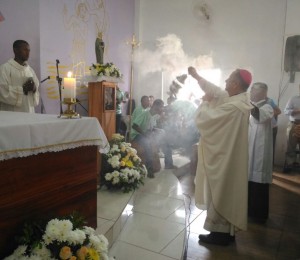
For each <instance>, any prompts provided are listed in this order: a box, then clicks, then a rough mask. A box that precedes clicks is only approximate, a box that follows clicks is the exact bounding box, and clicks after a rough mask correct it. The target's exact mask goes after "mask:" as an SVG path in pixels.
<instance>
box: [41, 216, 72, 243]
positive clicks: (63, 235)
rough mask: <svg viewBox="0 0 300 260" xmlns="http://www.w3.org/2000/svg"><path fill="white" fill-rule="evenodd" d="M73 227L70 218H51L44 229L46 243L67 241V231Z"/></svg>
mask: <svg viewBox="0 0 300 260" xmlns="http://www.w3.org/2000/svg"><path fill="white" fill-rule="evenodd" d="M72 229H73V224H72V222H71V221H70V220H58V219H52V220H50V221H49V222H48V224H47V226H46V231H45V234H44V236H43V239H44V241H45V244H46V245H49V244H50V243H52V242H53V241H55V240H57V241H59V242H64V241H67V239H68V237H69V232H70V231H71V230H72Z"/></svg>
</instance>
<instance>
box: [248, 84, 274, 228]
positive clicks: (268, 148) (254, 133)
mask: <svg viewBox="0 0 300 260" xmlns="http://www.w3.org/2000/svg"><path fill="white" fill-rule="evenodd" d="M267 91H268V86H267V85H266V84H265V83H261V82H257V83H254V84H253V86H252V87H251V91H250V96H251V97H250V98H251V101H252V103H253V105H254V108H253V109H252V110H251V116H250V124H249V189H248V192H249V197H248V216H249V217H250V218H252V219H253V220H254V221H256V222H260V223H264V222H265V221H266V220H267V219H268V216H269V185H270V184H271V183H272V172H273V134H272V117H273V115H274V110H273V108H272V106H271V105H270V104H268V101H267Z"/></svg>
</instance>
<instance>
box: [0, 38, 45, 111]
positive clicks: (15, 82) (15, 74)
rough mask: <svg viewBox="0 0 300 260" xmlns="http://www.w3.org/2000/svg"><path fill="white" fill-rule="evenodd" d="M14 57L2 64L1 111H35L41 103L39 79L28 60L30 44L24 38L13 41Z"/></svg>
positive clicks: (0, 78) (0, 67)
mask: <svg viewBox="0 0 300 260" xmlns="http://www.w3.org/2000/svg"><path fill="white" fill-rule="evenodd" d="M13 51H14V54H15V58H14V59H10V60H8V61H7V62H6V63H4V64H2V65H1V66H0V111H1V110H2V111H17V112H29V113H35V106H37V105H38V103H39V98H40V97H39V91H38V87H39V80H38V78H37V76H36V74H35V72H34V70H33V69H32V68H31V67H30V66H29V65H28V63H27V61H28V58H29V54H30V46H29V44H28V42H26V41H24V40H16V41H15V42H14V43H13Z"/></svg>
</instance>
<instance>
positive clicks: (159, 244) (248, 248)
mask: <svg viewBox="0 0 300 260" xmlns="http://www.w3.org/2000/svg"><path fill="white" fill-rule="evenodd" d="M174 159H175V164H177V165H178V166H181V168H180V169H179V170H173V171H171V170H163V171H161V172H160V173H159V174H157V176H156V178H154V179H147V180H146V183H145V186H142V187H141V188H140V189H139V190H138V191H137V192H135V193H133V194H126V195H125V194H121V193H111V192H109V191H101V195H99V197H98V201H99V200H101V201H102V203H99V202H98V204H99V205H103V206H99V208H98V227H99V231H100V232H101V233H106V234H107V235H108V236H109V238H110V240H111V241H114V242H113V243H112V248H111V249H110V255H111V256H116V259H117V260H129V259H130V260H131V259H134V260H140V259H141V260H142V259H143V260H144V259H146V260H172V259H187V260H200V259H230V260H231V259H282V260H285V259H287V260H289V259H291V260H300V195H299V194H297V193H295V192H293V191H290V190H287V189H286V187H285V185H286V184H285V185H280V186H279V184H278V180H277V184H272V185H271V189H270V218H269V220H268V221H267V223H266V224H264V225H261V224H255V223H250V222H249V225H248V231H245V232H244V231H243V232H239V233H237V235H236V242H235V243H234V244H232V245H230V246H227V247H221V246H213V245H204V244H201V245H200V244H198V235H199V233H207V231H205V230H204V229H203V223H204V219H205V213H206V212H205V211H201V210H199V209H197V208H196V207H195V205H194V183H193V179H194V176H193V175H192V174H191V173H190V170H189V169H190V168H189V165H188V160H187V159H186V158H184V157H181V156H175V158H174ZM162 166H163V165H162ZM279 175H280V173H279ZM299 175H300V174H299ZM299 175H298V174H297V173H291V174H289V175H288V177H291V176H292V177H291V178H295V179H298V177H299ZM174 176H176V177H177V178H178V180H179V182H180V184H181V185H179V184H178V181H177V179H176V178H174ZM126 201H129V203H128V205H127V207H126ZM117 208H119V209H117ZM120 208H122V209H124V208H125V210H124V212H123V214H122V215H121V216H119V217H118V214H119V213H118V211H119V212H122V210H121V211H120ZM185 213H186V214H187V215H186V216H185ZM118 220H119V221H118ZM185 222H186V225H185ZM116 223H118V224H116ZM112 227H113V228H114V230H115V232H113V234H111V233H109V232H108V231H109V230H110V229H112ZM184 245H185V246H186V249H187V250H186V252H185V254H184V252H183V249H184Z"/></svg>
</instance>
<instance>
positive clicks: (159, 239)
mask: <svg viewBox="0 0 300 260" xmlns="http://www.w3.org/2000/svg"><path fill="white" fill-rule="evenodd" d="M184 229H185V225H181V224H178V223H171V222H168V221H166V220H163V219H159V218H156V217H152V216H149V215H144V214H140V213H134V214H133V215H132V216H130V217H129V218H128V220H127V223H126V225H125V227H124V228H123V230H122V232H121V234H120V237H119V240H120V241H123V242H126V243H128V244H133V245H136V246H139V247H142V248H144V249H148V250H150V251H154V252H157V253H158V252H160V251H161V250H162V249H163V248H165V247H166V246H167V245H168V244H169V243H170V242H171V241H172V240H174V239H175V238H176V237H177V236H178V235H179V233H180V232H181V231H182V230H184Z"/></svg>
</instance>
